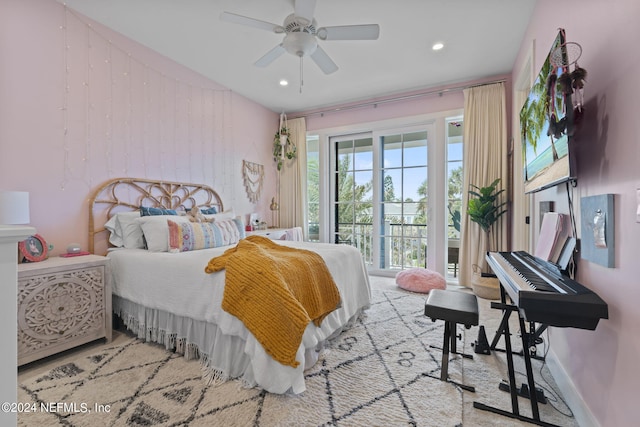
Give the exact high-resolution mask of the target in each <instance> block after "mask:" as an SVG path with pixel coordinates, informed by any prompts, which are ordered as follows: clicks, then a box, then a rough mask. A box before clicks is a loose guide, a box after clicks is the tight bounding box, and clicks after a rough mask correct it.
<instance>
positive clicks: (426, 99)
mask: <svg viewBox="0 0 640 427" xmlns="http://www.w3.org/2000/svg"><path fill="white" fill-rule="evenodd" d="M497 80H506V82H505V90H506V95H507V107H508V108H510V106H511V76H510V75H504V76H495V77H492V78H489V79H482V80H473V81H469V82H463V83H459V84H451V85H444V86H441V87H436V88H430V89H428V90H422V91H413V92H407V93H403V94H398V95H394V96H390V97H387V98H386V99H387V100H388V99H393V98H399V99H400V100H398V101H395V102H386V101H385V98H384V97H381V98H373V99H367V100H363V101H361V102H354V103H350V104H344V105H339V106H331V107H327V108H326V109H318V110H312V111H305V112H298V113H292V114H291V117H300V116H303V115H307V118H306V123H307V130H308V131H316V130H320V129H329V128H335V127H340V126H348V125H354V124H358V123H370V122H374V121H377V120H386V119H393V118H398V117H409V116H415V115H420V114H429V113H436V112H440V111H448V110H456V109H462V108H463V107H464V94H463V92H462V90H461V89H460V88H461V87H465V86H468V85H476V84H484V83H489V82H493V81H497ZM456 88H457V89H456ZM421 94H424V95H423V96H418V95H421ZM405 97H406V99H402V98H405ZM376 101H382V102H379V103H378V104H375V102H376ZM361 104H366V106H363V107H360V108H350V107H353V106H357V105H361ZM372 104H373V105H372ZM338 108H344V110H342V111H332V110H333V109H338ZM509 121H510V119H509Z"/></svg>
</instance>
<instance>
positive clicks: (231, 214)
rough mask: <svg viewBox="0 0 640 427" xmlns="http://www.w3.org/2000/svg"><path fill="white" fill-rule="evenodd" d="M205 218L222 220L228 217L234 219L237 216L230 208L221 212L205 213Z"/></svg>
mask: <svg viewBox="0 0 640 427" xmlns="http://www.w3.org/2000/svg"><path fill="white" fill-rule="evenodd" d="M203 215H205V218H207V219H212V218H213V220H215V221H222V220H226V219H234V218H235V217H236V214H235V212H234V211H233V210H228V211H222V212H219V213H215V214H204V212H203Z"/></svg>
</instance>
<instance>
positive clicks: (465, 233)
mask: <svg viewBox="0 0 640 427" xmlns="http://www.w3.org/2000/svg"><path fill="white" fill-rule="evenodd" d="M506 112H507V107H506V95H505V87H504V83H496V84H491V85H485V86H477V87H472V88H468V89H465V90H464V163H465V166H464V174H463V180H462V182H463V185H462V188H463V192H462V219H461V225H462V228H461V233H460V234H461V236H460V276H459V283H460V284H461V285H464V286H467V287H471V277H472V275H473V271H474V267H473V266H474V265H477V266H480V267H482V266H484V265H486V262H485V254H486V251H487V241H486V240H487V239H486V236H485V233H484V232H483V231H482V230H481V229H480V226H479V225H478V224H476V223H473V222H471V221H470V220H469V216H468V215H467V214H466V212H467V204H468V201H469V193H468V190H469V184H474V185H476V186H478V187H485V186H488V185H490V184H491V183H492V182H493V181H494V180H495V179H497V178H500V179H501V181H500V183H499V185H498V189H504V190H505V191H504V193H503V194H502V199H501V201H504V200H506V194H507V193H508V189H507V188H506V185H507V183H508V169H507V114H506ZM492 234H493V236H494V239H493V241H494V242H495V243H492V244H491V250H494V251H495V250H505V249H506V245H507V221H506V215H503V216H502V217H501V219H500V220H499V221H498V222H497V223H496V224H495V225H494V226H493V227H492Z"/></svg>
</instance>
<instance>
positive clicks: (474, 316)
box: [424, 289, 478, 392]
mask: <svg viewBox="0 0 640 427" xmlns="http://www.w3.org/2000/svg"><path fill="white" fill-rule="evenodd" d="M424 314H425V316H428V317H430V318H431V319H432V320H433V321H434V322H435V321H436V320H444V341H443V345H442V367H441V368H440V380H441V381H447V382H451V383H454V384H456V385H458V386H459V387H460V388H462V389H464V390H468V391H471V392H474V391H475V388H474V387H471V386H467V385H464V384H460V383H456V382H455V381H451V380H449V371H448V369H449V353H450V352H451V353H453V354H459V355H461V356H462V357H466V358H468V359H473V355H470V354H464V353H458V352H457V351H456V338H457V336H456V326H457V324H458V323H460V324H462V325H464V326H465V328H467V329H469V328H470V327H471V326H477V325H478V299H477V298H476V296H475V295H474V294H471V293H466V292H457V291H446V290H441V289H433V290H432V291H431V292H430V293H429V297H428V298H427V302H426V303H425V306H424ZM431 347H432V348H437V347H435V346H431Z"/></svg>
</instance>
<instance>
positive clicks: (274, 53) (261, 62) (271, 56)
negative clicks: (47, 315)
mask: <svg viewBox="0 0 640 427" xmlns="http://www.w3.org/2000/svg"><path fill="white" fill-rule="evenodd" d="M284 52H285V49H284V47H282V44H279V45H278V46H276V47H274V48H273V49H271V50H270V51H269V52H267V53H266V54H264V56H263V57H262V58H260V59H258V60H257V61H256V62H255V63H254V65H255V66H256V67H266V66H267V65H269V64H271V63H272V62H273V61H275V60H276V59H277V58H279V57H280V55H282V54H283V53H284Z"/></svg>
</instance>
